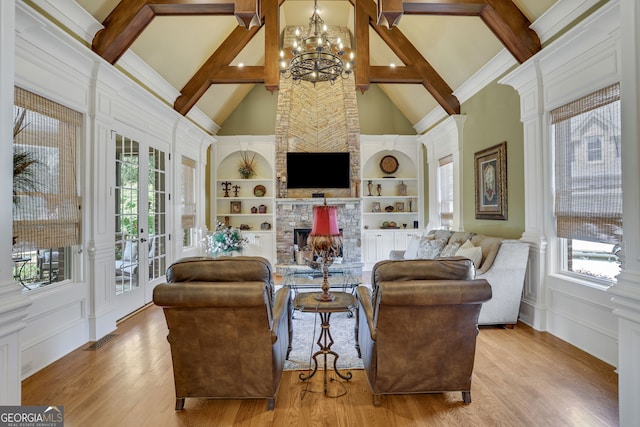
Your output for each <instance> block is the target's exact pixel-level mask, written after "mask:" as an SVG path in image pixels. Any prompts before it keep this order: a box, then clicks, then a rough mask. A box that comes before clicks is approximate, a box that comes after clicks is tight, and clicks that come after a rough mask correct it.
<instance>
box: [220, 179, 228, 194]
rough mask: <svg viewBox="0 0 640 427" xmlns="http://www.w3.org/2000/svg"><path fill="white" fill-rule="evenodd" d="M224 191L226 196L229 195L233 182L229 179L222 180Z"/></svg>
mask: <svg viewBox="0 0 640 427" xmlns="http://www.w3.org/2000/svg"><path fill="white" fill-rule="evenodd" d="M220 185H222V191H224V197H229V190H230V189H231V183H230V182H229V181H225V182H221V183H220Z"/></svg>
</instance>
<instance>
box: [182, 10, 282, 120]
mask: <svg viewBox="0 0 640 427" xmlns="http://www.w3.org/2000/svg"><path fill="white" fill-rule="evenodd" d="M282 3H284V0H273V1H272V0H264V3H263V7H262V16H261V22H262V25H261V26H256V27H252V28H251V29H249V30H248V31H245V30H244V29H242V28H240V27H236V28H235V29H234V30H233V31H232V32H231V34H230V35H229V36H228V37H227V38H226V39H225V40H224V41H223V42H222V44H221V45H220V46H218V49H216V51H215V52H214V53H213V54H212V55H211V56H210V57H209V59H207V61H206V62H205V63H204V64H203V65H202V67H200V69H199V70H198V71H196V73H195V74H194V75H193V77H191V79H190V80H189V82H187V84H186V85H185V86H184V87H183V88H182V90H181V91H180V96H178V98H177V99H176V101H175V102H174V104H173V108H174V110H176V111H177V112H178V113H180V114H182V115H183V116H184V115H186V114H187V113H188V112H189V110H191V108H193V106H194V105H195V104H196V102H198V100H199V99H200V98H201V97H202V95H204V93H205V92H206V91H207V89H209V87H210V86H211V84H212V83H214V81H213V80H212V79H215V78H219V80H218V81H216V83H232V82H231V81H222V80H224V79H222V77H220V76H223V77H224V76H226V74H225V73H229V72H238V67H228V66H229V64H231V61H233V60H234V59H235V57H236V56H238V54H239V53H240V52H241V51H242V49H244V47H245V46H246V45H247V43H249V41H250V40H251V39H252V38H253V37H254V36H255V35H256V33H257V32H258V30H260V28H262V27H264V26H266V24H267V23H268V24H269V28H266V29H265V66H264V67H260V68H262V69H263V75H262V79H261V80H253V81H246V82H245V83H266V81H265V80H266V79H267V78H269V79H271V80H270V81H269V83H268V85H269V86H268V87H267V89H269V87H272V88H273V89H276V88H277V87H278V86H279V83H280V80H279V77H277V79H278V83H274V80H275V77H274V76H273V72H274V67H275V71H276V73H279V68H278V56H277V52H278V45H279V42H278V40H279V39H278V37H279V34H280V26H279V23H278V25H276V26H275V30H274V28H273V25H275V24H274V22H275V19H274V18H275V17H276V16H275V15H274V10H273V9H274V6H275V9H278V10H277V11H276V12H275V13H276V14H278V15H279V13H280V11H279V8H280V6H281V5H282ZM278 20H279V18H278ZM267 49H269V51H273V50H275V52H276V55H271V56H269V55H268V54H267ZM271 61H273V62H271ZM245 68H246V69H247V70H251V71H244V73H245V74H247V75H248V74H249V73H255V70H257V67H245ZM232 70H234V71H232ZM267 73H271V74H270V75H269V76H268V77H267V76H266V74H267ZM247 78H254V77H247ZM274 85H275V86H274Z"/></svg>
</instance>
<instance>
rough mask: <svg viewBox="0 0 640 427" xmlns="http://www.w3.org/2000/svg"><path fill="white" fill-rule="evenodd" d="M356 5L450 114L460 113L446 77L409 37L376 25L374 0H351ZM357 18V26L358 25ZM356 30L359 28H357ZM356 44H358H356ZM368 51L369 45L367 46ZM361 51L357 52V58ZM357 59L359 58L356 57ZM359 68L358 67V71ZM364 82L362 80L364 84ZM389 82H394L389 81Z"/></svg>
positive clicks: (393, 28)
mask: <svg viewBox="0 0 640 427" xmlns="http://www.w3.org/2000/svg"><path fill="white" fill-rule="evenodd" d="M349 2H350V3H351V4H352V5H354V6H355V4H359V5H360V7H362V8H363V9H362V10H363V12H365V13H366V14H368V16H369V20H370V25H371V27H372V28H373V30H374V31H375V32H376V33H377V34H378V35H379V36H380V38H381V39H382V40H383V41H384V42H385V43H386V44H387V45H388V46H389V48H391V50H392V51H393V53H395V54H396V56H397V57H398V58H400V60H401V61H402V62H403V63H404V64H405V65H406V66H407V67H412V68H413V69H414V70H415V71H416V72H417V73H418V74H419V75H420V77H421V78H422V81H421V84H422V85H423V86H424V87H425V89H427V91H428V92H429V93H430V94H431V96H433V97H434V99H435V100H436V101H437V102H438V104H440V106H442V108H443V109H444V110H445V111H446V112H447V113H448V114H460V102H459V101H458V98H456V97H455V96H454V95H453V89H451V87H450V86H449V85H448V84H447V82H445V81H444V79H443V78H442V77H441V76H440V75H439V74H438V73H437V72H436V70H435V69H434V68H433V67H432V66H431V64H429V62H427V60H426V59H425V58H424V57H423V56H422V54H421V53H420V52H419V51H418V49H416V47H415V46H414V45H413V44H412V43H411V42H410V41H409V39H407V37H406V36H405V35H404V34H403V33H402V31H400V30H399V29H398V27H392V29H390V30H387V29H386V28H384V27H382V26H379V25H374V23H375V22H376V19H377V9H376V4H375V3H374V1H373V0H357V1H356V0H349ZM358 22H359V21H358V20H357V19H356V26H357V25H358ZM356 31H358V29H357V28H356ZM356 46H358V45H357V44H356ZM367 52H368V46H367ZM360 54H361V52H356V58H358V56H359V55H360ZM356 60H357V59H356ZM357 72H358V70H357V69H356V73H357ZM362 83H363V82H361V84H362ZM389 83H392V82H391V81H389Z"/></svg>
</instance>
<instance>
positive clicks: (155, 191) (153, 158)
mask: <svg viewBox="0 0 640 427" xmlns="http://www.w3.org/2000/svg"><path fill="white" fill-rule="evenodd" d="M165 156H166V155H165V153H164V152H163V151H160V150H158V149H156V148H152V147H149V160H148V164H149V165H148V166H149V183H148V188H149V189H148V196H147V197H148V207H149V209H148V215H147V217H148V223H147V227H148V233H149V252H148V255H149V256H148V262H149V266H148V270H149V281H152V280H155V279H158V278H161V277H164V274H165V271H166V269H167V265H166V262H167V261H166V258H167V255H166V248H167V221H166V218H167V206H166V200H167V192H166V164H165Z"/></svg>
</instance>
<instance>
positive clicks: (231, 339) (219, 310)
mask: <svg viewBox="0 0 640 427" xmlns="http://www.w3.org/2000/svg"><path fill="white" fill-rule="evenodd" d="M167 282H169V283H164V284H161V285H158V286H156V288H155V289H154V291H153V302H154V303H155V304H156V305H159V306H161V307H163V309H164V314H165V318H166V320H167V326H168V327H169V335H168V336H167V339H168V340H169V343H170V346H171V358H172V360H173V376H174V381H175V388H176V410H181V409H182V408H183V407H184V401H185V398H186V397H201V398H231V399H243V398H256V399H260V398H264V399H267V402H268V409H269V410H272V409H273V408H274V406H275V397H276V394H277V392H278V387H279V385H280V379H281V377H282V370H283V367H284V361H285V358H286V357H287V355H288V351H289V343H290V338H291V335H290V333H291V329H290V318H291V309H292V307H291V297H290V290H289V289H288V288H286V287H285V288H282V289H280V290H278V292H276V293H275V294H274V285H273V275H272V267H271V264H270V263H269V261H267V260H266V259H264V258H260V257H223V258H219V259H213V258H203V257H195V258H184V259H182V260H179V261H177V262H175V263H174V264H172V265H171V266H170V267H169V268H168V270H167Z"/></svg>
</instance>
